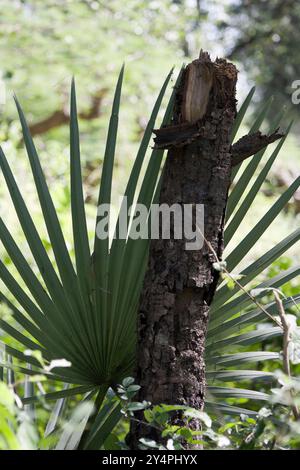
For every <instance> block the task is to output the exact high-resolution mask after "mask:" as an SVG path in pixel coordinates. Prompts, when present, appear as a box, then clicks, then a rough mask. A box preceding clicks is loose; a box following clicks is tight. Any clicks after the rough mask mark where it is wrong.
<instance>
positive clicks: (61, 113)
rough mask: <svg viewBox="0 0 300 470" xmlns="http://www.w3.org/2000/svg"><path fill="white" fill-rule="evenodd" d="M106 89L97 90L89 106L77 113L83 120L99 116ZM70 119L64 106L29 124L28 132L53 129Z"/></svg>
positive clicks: (33, 132)
mask: <svg viewBox="0 0 300 470" xmlns="http://www.w3.org/2000/svg"><path fill="white" fill-rule="evenodd" d="M106 92H107V90H106V89H102V90H99V91H98V92H97V93H96V94H95V95H94V96H93V97H92V98H91V105H90V108H89V109H88V110H87V111H85V112H81V113H79V118H80V119H83V120H92V119H95V118H97V117H99V116H100V114H101V104H102V101H103V98H104V96H105V94H106ZM69 121H70V114H69V110H68V109H66V107H64V108H63V109H61V110H57V111H54V112H53V113H52V114H51V115H50V116H48V117H47V118H45V119H42V120H41V121H38V122H36V123H35V124H31V125H30V126H29V129H30V132H31V135H32V136H35V135H38V134H44V133H45V132H48V131H50V130H51V129H54V128H55V127H60V126H63V125H65V124H68V123H69Z"/></svg>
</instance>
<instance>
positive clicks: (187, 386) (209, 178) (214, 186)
mask: <svg viewBox="0 0 300 470" xmlns="http://www.w3.org/2000/svg"><path fill="white" fill-rule="evenodd" d="M236 80H237V70H236V68H235V66H234V65H233V64H231V63H228V62H227V61H226V60H224V59H217V60H216V61H215V62H212V61H211V59H210V57H209V55H208V54H207V53H204V52H202V51H201V53H200V56H199V59H197V60H195V61H193V62H192V63H191V64H189V65H188V66H187V67H186V69H185V70H184V72H183V77H182V80H181V85H180V87H179V89H178V90H177V94H176V103H175V109H174V117H173V122H172V123H171V125H170V126H168V127H166V128H163V129H160V130H157V131H155V132H154V133H155V134H156V138H155V139H154V141H155V145H156V147H158V148H166V149H168V150H169V151H168V155H167V160H166V165H165V169H164V174H163V179H162V187H161V193H160V201H159V202H160V204H163V203H166V204H168V205H169V206H172V204H176V203H177V204H181V205H184V204H203V205H204V214H205V215H204V236H205V240H206V242H205V243H204V245H203V247H202V248H201V249H200V250H195V251H189V250H186V245H185V244H186V240H185V239H182V240H177V239H176V240H175V239H172V237H171V239H170V240H163V239H159V240H152V241H151V246H150V255H149V262H148V269H147V273H146V276H145V280H144V287H143V292H142V296H141V300H140V310H139V316H138V348H137V369H136V382H137V383H138V384H139V385H140V386H141V390H140V392H139V396H138V400H140V401H142V400H147V401H150V402H151V403H152V404H160V403H166V404H174V405H175V404H176V405H187V406H191V407H194V408H197V409H199V410H201V409H203V405H204V395H205V363H204V347H205V337H206V331H207V325H208V317H209V306H210V304H211V301H212V299H213V296H214V293H215V290H216V287H217V283H218V276H219V273H218V271H216V270H214V268H213V263H214V262H215V261H216V259H215V256H214V254H213V252H212V249H213V250H214V252H215V253H216V254H217V256H218V259H222V253H223V229H224V217H225V209H226V202H227V197H228V188H229V184H230V176H231V169H232V165H233V153H234V155H235V156H234V158H235V160H236V162H237V163H238V162H240V161H242V160H243V159H244V158H246V157H248V156H250V155H251V154H252V153H254V152H256V151H257V150H258V149H260V148H262V147H264V146H266V145H267V144H268V138H267V137H265V136H261V134H260V133H256V134H253V136H247V137H246V138H243V139H241V141H239V142H238V144H239V145H237V147H235V151H234V152H233V149H234V146H233V147H231V142H230V136H231V131H232V125H233V122H234V119H235V116H236V99H235V93H236ZM280 136H281V135H280V134H278V135H276V138H279V137H280ZM276 138H275V137H274V135H272V136H271V137H270V139H269V140H271V141H273V140H276ZM194 215H195V214H194ZM211 248H212V249H211ZM136 418H137V419H138V420H142V419H143V414H142V413H140V414H138V415H137V416H136ZM173 423H177V424H181V423H182V420H181V417H180V415H177V416H174V420H173ZM192 427H193V428H194V429H195V430H198V429H199V428H200V424H199V423H197V422H193V423H192ZM141 437H147V438H151V439H155V440H156V441H159V442H161V441H162V440H161V437H160V433H159V432H157V431H156V430H155V429H153V428H151V427H149V426H146V425H144V424H142V423H139V422H137V421H133V422H132V425H131V432H130V434H129V436H128V443H129V445H130V447H131V448H133V449H134V448H137V447H138V441H139V439H140V438H141Z"/></svg>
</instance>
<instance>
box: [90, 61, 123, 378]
mask: <svg viewBox="0 0 300 470" xmlns="http://www.w3.org/2000/svg"><path fill="white" fill-rule="evenodd" d="M123 76H124V65H123V66H122V68H121V71H120V74H119V77H118V81H117V86H116V90H115V94H114V100H113V105H112V112H111V117H110V121H109V127H108V134H107V139H106V148H105V153H104V160H103V167H102V175H101V183H100V191H99V198H98V207H99V206H100V205H101V204H110V202H111V186H112V174H113V166H114V159H115V149H116V142H117V132H118V123H119V108H120V100H121V90H122V83H123ZM99 223H101V217H100V216H99V215H98V214H97V218H96V231H95V241H94V254H93V268H94V272H95V298H96V306H97V316H96V331H97V335H100V338H101V341H100V344H99V350H100V355H101V361H102V364H103V367H104V375H110V371H109V370H108V364H107V295H108V290H109V289H108V269H109V240H108V237H104V239H101V238H99V236H98V233H97V226H98V224H99Z"/></svg>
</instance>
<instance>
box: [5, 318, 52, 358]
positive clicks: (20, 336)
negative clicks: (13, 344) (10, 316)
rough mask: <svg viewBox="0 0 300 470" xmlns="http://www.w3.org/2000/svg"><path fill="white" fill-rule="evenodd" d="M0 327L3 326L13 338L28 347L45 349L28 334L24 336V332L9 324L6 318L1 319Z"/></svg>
mask: <svg viewBox="0 0 300 470" xmlns="http://www.w3.org/2000/svg"><path fill="white" fill-rule="evenodd" d="M0 327H1V328H2V330H4V331H5V332H6V333H8V334H9V335H10V336H11V337H12V338H14V339H16V340H17V341H18V342H19V343H21V344H22V345H24V346H26V348H28V349H32V350H36V349H39V350H42V351H43V350H44V349H43V348H42V347H41V346H40V345H39V344H37V343H35V342H34V341H32V340H31V339H30V338H28V337H27V336H24V335H23V334H22V333H20V331H18V330H16V328H14V327H13V326H11V325H9V324H8V323H7V322H6V321H5V320H2V319H0ZM45 352H46V351H45ZM46 354H47V353H46Z"/></svg>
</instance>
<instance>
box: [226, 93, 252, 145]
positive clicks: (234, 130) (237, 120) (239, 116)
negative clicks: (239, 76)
mask: <svg viewBox="0 0 300 470" xmlns="http://www.w3.org/2000/svg"><path fill="white" fill-rule="evenodd" d="M254 93H255V86H254V87H252V88H251V90H250V91H249V93H248V95H247V96H246V98H245V100H244V102H243V103H242V106H241V107H240V109H239V111H238V113H237V116H236V118H235V120H234V124H233V128H232V131H231V142H233V141H234V138H235V136H236V134H237V133H238V130H239V128H240V125H241V124H242V121H243V119H244V117H245V114H246V112H247V110H248V108H249V105H250V103H251V100H252V98H253V95H254Z"/></svg>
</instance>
